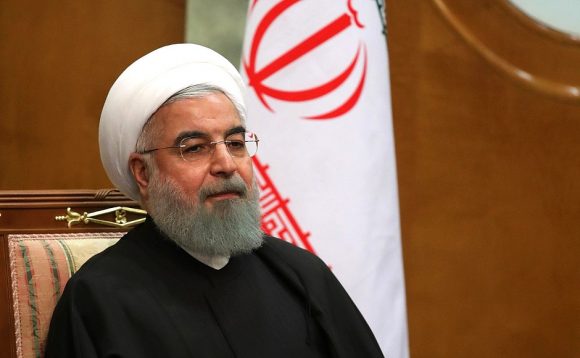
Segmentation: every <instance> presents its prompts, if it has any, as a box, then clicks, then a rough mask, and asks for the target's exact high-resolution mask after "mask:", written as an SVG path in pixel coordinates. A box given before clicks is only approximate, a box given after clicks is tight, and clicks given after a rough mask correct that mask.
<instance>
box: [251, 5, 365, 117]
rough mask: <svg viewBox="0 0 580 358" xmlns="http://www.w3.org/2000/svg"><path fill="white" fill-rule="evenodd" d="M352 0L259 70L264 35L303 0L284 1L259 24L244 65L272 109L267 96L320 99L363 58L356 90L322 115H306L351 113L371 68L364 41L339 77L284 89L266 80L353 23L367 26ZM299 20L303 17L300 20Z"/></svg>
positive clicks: (270, 108) (294, 100)
mask: <svg viewBox="0 0 580 358" xmlns="http://www.w3.org/2000/svg"><path fill="white" fill-rule="evenodd" d="M351 1H352V0H347V11H345V12H344V13H343V14H341V15H340V16H338V17H337V18H336V19H335V20H333V21H331V22H330V23H328V24H327V25H325V26H323V27H322V28H320V29H319V30H318V31H316V32H314V33H313V34H311V35H310V36H308V37H306V38H305V39H304V40H302V41H301V42H299V43H298V44H296V45H295V46H293V47H292V48H290V49H289V50H287V51H286V52H284V53H283V54H281V55H280V56H279V57H278V58H276V59H274V60H273V61H271V62H270V63H268V64H266V65H265V66H263V67H262V68H260V69H256V58H257V55H258V50H259V48H260V45H261V42H262V39H263V37H264V35H265V34H266V32H267V31H268V29H269V28H270V26H271V25H272V24H273V23H274V21H275V20H276V19H277V18H278V17H279V16H281V15H282V14H283V13H284V12H285V11H286V10H288V9H289V8H290V7H292V6H293V5H295V4H298V3H300V1H299V0H282V1H280V2H279V3H278V4H277V5H275V6H274V7H272V8H271V9H270V10H269V11H268V12H267V13H266V14H265V15H264V17H263V18H262V19H261V21H260V22H259V24H258V26H257V27H256V30H255V33H254V36H253V39H252V42H251V44H250V50H249V54H248V58H247V60H246V59H244V63H243V66H244V70H245V72H246V74H247V76H248V80H249V85H250V86H251V87H253V89H254V91H255V93H256V96H257V97H258V99H259V100H260V101H261V102H262V104H263V105H264V106H265V107H266V108H267V109H268V110H269V111H271V112H274V109H273V108H272V107H271V106H270V104H269V103H268V102H267V100H266V98H267V97H270V98H274V99H277V100H282V101H288V102H302V101H308V100H313V99H316V98H320V97H322V96H324V95H326V94H329V93H331V92H333V91H334V90H336V89H338V88H339V87H340V86H341V85H342V84H343V83H344V82H345V81H346V80H347V79H348V78H349V77H350V76H351V74H352V73H353V70H354V69H355V67H356V65H357V63H358V62H359V61H363V69H362V73H361V75H360V79H359V80H358V84H357V86H356V88H355V89H354V91H353V92H352V93H351V94H350V95H349V96H348V98H346V99H345V100H344V101H343V102H342V103H340V104H339V105H338V106H336V107H335V108H332V109H330V110H328V111H326V112H323V113H320V114H316V115H309V116H305V117H303V118H305V119H315V120H325V119H333V118H337V117H339V116H341V115H343V114H345V113H347V112H348V111H350V110H351V109H352V108H353V107H354V106H355V105H356V103H357V102H358V100H359V98H360V95H361V93H362V89H363V86H364V83H365V78H366V70H367V54H366V48H365V45H364V43H363V42H362V41H361V42H359V45H358V50H357V51H356V53H355V54H354V55H353V58H352V60H351V62H350V64H349V65H348V66H347V67H346V68H345V69H344V70H343V71H342V72H340V73H339V74H338V75H337V76H335V77H334V78H331V79H330V80H328V81H326V82H324V83H321V84H319V85H316V86H314V87H311V88H306V89H301V90H283V89H278V88H274V87H272V86H269V85H267V84H265V83H264V81H265V80H266V79H267V78H269V77H270V76H272V75H273V74H275V73H276V72H278V71H280V70H281V69H283V68H285V67H286V66H288V65H289V64H291V63H293V62H295V61H297V60H298V59H300V58H301V57H302V56H304V55H305V54H307V53H309V52H310V51H312V50H313V49H315V48H317V47H318V46H320V45H322V44H324V43H326V42H327V41H329V40H331V39H332V38H333V37H335V36H336V35H338V34H340V33H341V32H343V31H345V30H347V29H348V28H350V27H353V26H356V27H357V28H363V27H364V25H363V24H362V23H361V22H360V20H359V18H358V14H357V11H356V10H355V9H354V8H353V7H352V4H351ZM256 3H257V0H255V1H254V2H253V3H252V5H251V9H253V7H254V6H255V5H256ZM297 21H299V20H298V19H297Z"/></svg>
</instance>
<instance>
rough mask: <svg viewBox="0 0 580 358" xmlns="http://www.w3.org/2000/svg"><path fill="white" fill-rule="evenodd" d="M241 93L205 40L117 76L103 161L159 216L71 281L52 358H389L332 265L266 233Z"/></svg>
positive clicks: (55, 321) (105, 119)
mask: <svg viewBox="0 0 580 358" xmlns="http://www.w3.org/2000/svg"><path fill="white" fill-rule="evenodd" d="M243 91H244V85H243V83H242V80H241V78H240V76H239V74H238V72H237V71H236V69H235V68H234V67H233V66H232V65H231V64H230V63H229V62H227V60H225V59H224V58H223V57H221V56H220V55H219V54H217V53H215V52H213V51H212V50H209V49H207V48H204V47H201V46H198V45H193V44H179V45H171V46H167V47H163V48H161V49H159V50H156V51H154V52H152V53H150V54H148V55H146V56H144V57H143V58H141V59H139V60H138V61H136V62H135V63H133V64H132V65H131V66H129V67H128V68H127V69H126V70H125V71H124V72H123V73H122V74H121V76H120V77H119V79H117V81H116V82H115V84H114V85H113V87H112V88H111V90H110V92H109V95H108V96H107V100H106V102H105V105H104V108H103V112H102V115H101V122H100V129H99V142H100V149H101V158H102V161H103V164H104V167H105V169H106V171H107V174H108V175H109V177H110V179H111V181H112V182H113V183H114V184H115V185H116V186H117V187H118V188H119V189H120V190H121V191H122V192H124V193H125V194H126V195H128V196H129V197H131V198H133V199H136V200H139V201H140V202H141V203H142V205H143V207H144V208H145V209H146V210H147V211H148V213H149V215H150V216H149V217H148V218H147V220H146V222H145V223H144V224H142V225H140V226H138V227H137V228H135V229H133V230H132V231H130V232H129V233H128V234H127V235H125V236H124V237H123V238H122V239H121V240H120V241H119V242H118V243H117V244H115V245H114V246H112V247H111V248H109V249H107V250H105V251H104V252H102V253H101V254H98V255H96V256H95V257H93V258H92V259H91V260H89V261H88V262H87V263H86V264H85V265H84V266H83V267H82V268H81V269H80V270H79V271H78V272H77V273H76V274H75V275H74V276H73V277H72V278H71V279H70V281H69V282H68V284H67V287H66V289H65V292H64V293H63V296H62V298H61V300H60V301H59V303H58V305H57V307H56V309H55V312H54V315H53V318H52V321H51V326H50V332H49V335H48V339H47V345H46V357H212V358H219V357H276V358H279V357H292V358H296V357H301V358H302V357H382V353H381V351H380V348H379V346H378V344H377V342H376V340H375V338H374V336H373V334H372V332H371V331H370V329H369V327H368V326H367V324H366V322H365V321H364V319H363V318H362V316H361V314H360V313H359V311H358V310H357V308H356V307H355V306H354V304H353V303H352V301H351V300H350V298H349V297H348V295H347V294H346V292H345V291H344V289H343V288H342V286H341V285H340V284H339V282H338V281H337V280H336V278H335V277H334V276H333V275H332V273H331V272H330V270H329V269H328V268H327V267H326V265H325V264H324V263H323V262H322V261H321V260H320V259H318V258H317V257H316V256H314V255H312V254H310V253H308V252H306V251H304V250H301V249H299V248H296V247H294V246H292V245H290V244H288V243H286V242H283V241H281V240H279V239H275V238H271V237H267V236H264V235H263V233H262V232H261V231H260V220H259V219H260V213H259V205H258V188H257V185H256V183H255V180H254V174H253V168H252V159H251V156H252V155H254V154H255V152H256V150H257V146H258V142H259V140H258V137H257V135H256V134H254V133H251V132H250V131H249V130H247V129H246V127H245V105H244V100H243Z"/></svg>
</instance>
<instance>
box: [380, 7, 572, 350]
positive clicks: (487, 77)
mask: <svg viewBox="0 0 580 358" xmlns="http://www.w3.org/2000/svg"><path fill="white" fill-rule="evenodd" d="M442 6H443V7H442ZM445 11H449V12H450V14H451V15H452V16H453V17H455V19H457V20H459V21H460V24H462V25H463V26H464V29H465V30H468V31H469V34H470V35H471V36H472V37H473V38H472V39H471V40H473V39H475V40H476V41H475V43H473V42H470V39H469V38H468V37H466V36H465V34H462V33H460V30H461V29H459V28H458V27H457V26H456V24H453V23H452V21H450V20H451V19H450V18H449V16H448V15H449V14H445ZM387 14H388V26H389V40H388V41H389V51H390V67H391V82H392V93H393V111H394V127H395V140H396V145H397V161H398V175H399V190H400V205H401V220H402V235H403V249H404V260H405V274H406V285H407V300H408V316H409V333H410V345H411V356H412V357H414V358H420V357H429V358H433V357H471V358H473V357H577V356H578V352H580V325H579V324H578V312H580V286H579V285H578V283H579V278H580V277H579V272H580V271H579V270H578V263H577V261H578V257H579V254H580V250H579V249H580V220H579V218H580V180H579V178H580V144H579V141H580V101H578V98H577V96H574V95H573V91H572V92H571V94H572V95H571V96H570V95H566V94H565V93H559V92H558V91H553V90H550V88H546V87H545V86H543V84H545V83H539V84H538V83H537V82H536V83H534V81H530V79H529V78H520V77H518V76H513V74H510V72H509V71H508V70H506V68H501V66H500V67H498V63H497V62H494V61H493V58H489V57H486V54H485V53H484V52H482V49H481V48H477V45H483V46H485V50H487V51H489V53H488V55H489V54H491V55H492V56H495V57H497V59H500V60H501V61H503V62H504V63H508V64H510V65H512V66H513V68H516V69H520V70H521V71H523V72H525V73H528V74H531V75H532V76H533V78H532V80H535V79H538V78H540V79H544V80H546V81H548V82H549V83H552V84H554V83H555V84H566V85H568V86H569V87H571V88H573V87H577V86H579V85H580V71H578V64H579V63H580V46H579V45H578V43H576V42H574V41H569V40H562V38H558V37H557V36H549V35H547V34H546V33H543V32H542V31H539V30H538V29H537V28H534V27H533V26H529V24H526V23H525V22H524V21H522V19H520V18H518V16H516V15H515V14H514V13H513V12H512V11H511V10H510V9H508V8H507V7H506V6H505V4H504V3H503V2H502V1H501V0H481V1H460V0H448V1H440V0H431V1H421V0H406V1H391V2H387ZM524 77H525V76H524ZM540 82H541V81H540Z"/></svg>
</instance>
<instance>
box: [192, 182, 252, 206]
mask: <svg viewBox="0 0 580 358" xmlns="http://www.w3.org/2000/svg"><path fill="white" fill-rule="evenodd" d="M223 193H236V194H238V195H239V196H240V198H246V196H247V194H248V188H247V187H246V183H245V182H244V181H243V180H242V178H240V177H238V176H233V177H231V178H226V179H223V180H222V181H219V182H217V183H214V184H211V185H206V186H204V187H202V188H201V189H200V190H199V200H200V202H203V201H204V200H205V199H207V198H208V197H209V196H212V195H217V194H223Z"/></svg>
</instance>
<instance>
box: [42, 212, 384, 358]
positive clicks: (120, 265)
mask: <svg viewBox="0 0 580 358" xmlns="http://www.w3.org/2000/svg"><path fill="white" fill-rule="evenodd" d="M264 240H265V241H264V245H263V246H262V247H261V248H259V249H258V250H256V251H255V252H253V253H251V254H246V255H239V256H236V257H232V258H231V259H230V261H229V263H228V264H227V265H226V266H225V267H224V268H222V269H221V270H214V269H213V268H211V267H209V266H206V265H204V264H202V263H201V262H199V261H197V260H195V259H194V258H193V257H191V256H190V255H189V254H187V253H186V252H185V251H183V250H182V249H181V248H179V247H178V246H177V245H175V244H174V243H173V242H172V241H170V240H168V239H166V238H164V237H163V236H162V235H161V234H160V233H159V232H158V230H157V228H156V227H155V225H154V223H153V222H152V220H151V219H148V220H147V221H146V223H144V224H142V225H140V226H139V227H137V228H135V229H133V230H132V231H130V232H129V233H128V234H127V235H125V236H124V237H123V238H122V239H121V240H119V242H118V243H117V244H115V245H114V246H112V247H110V248H108V249H107V250H105V251H103V252H102V253H100V254H98V255H96V256H94V257H93V258H91V259H90V260H89V261H88V262H87V263H86V264H85V265H83V267H82V268H81V269H80V270H79V271H78V272H77V273H76V274H75V275H74V276H73V277H72V278H71V279H70V280H69V282H68V283H67V286H66V289H65V291H64V293H63V296H62V297H61V299H60V301H59V303H58V305H57V307H56V309H55V311H54V314H53V317H52V321H51V324H50V330H49V334H48V339H47V344H46V357H59V358H67V357H83V358H91V357H135V358H137V357H138V358H143V357H211V358H221V357H248V358H250V357H251V358H266V357H275V358H284V357H288V358H298V357H299V358H309V357H357V358H360V357H382V356H383V355H382V353H381V351H380V348H379V346H378V344H377V342H376V340H375V338H374V336H373V334H372V332H371V330H370V329H369V327H368V325H367V324H366V322H365V320H364V319H363V317H362V315H361V314H360V312H359V311H358V309H357V308H356V307H355V305H354V304H353V302H352V301H351V299H350V298H349V296H348V295H347V293H346V292H345V290H344V289H343V287H342V286H341V285H340V283H339V282H338V281H337V279H336V278H335V277H334V275H333V274H332V273H331V272H330V270H329V269H328V267H327V266H326V265H325V264H324V263H323V262H322V261H321V260H320V259H319V258H318V257H316V256H315V255H312V254H311V253H309V252H307V251H305V250H302V249H299V248H296V247H294V246H292V245H290V244H288V243H286V242H284V241H282V240H279V239H275V238H272V237H265V239H264Z"/></svg>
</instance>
